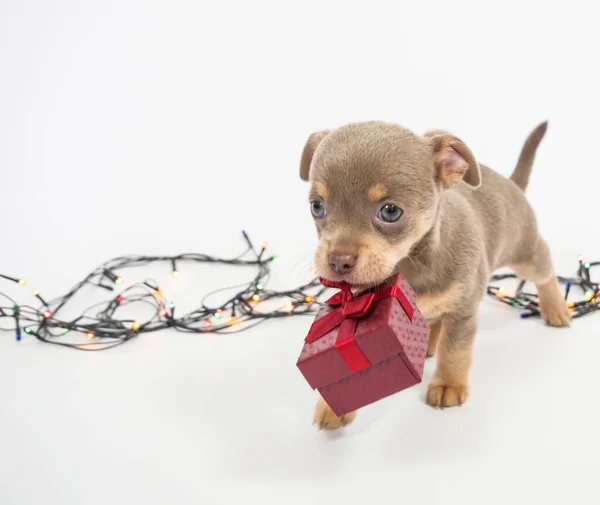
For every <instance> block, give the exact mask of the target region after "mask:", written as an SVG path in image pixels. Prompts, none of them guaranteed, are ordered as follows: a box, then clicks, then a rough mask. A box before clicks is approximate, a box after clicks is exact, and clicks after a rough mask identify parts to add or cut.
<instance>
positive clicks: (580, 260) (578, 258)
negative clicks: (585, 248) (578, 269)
mask: <svg viewBox="0 0 600 505" xmlns="http://www.w3.org/2000/svg"><path fill="white" fill-rule="evenodd" d="M577 261H579V263H581V262H582V261H583V254H580V255H579V256H577Z"/></svg>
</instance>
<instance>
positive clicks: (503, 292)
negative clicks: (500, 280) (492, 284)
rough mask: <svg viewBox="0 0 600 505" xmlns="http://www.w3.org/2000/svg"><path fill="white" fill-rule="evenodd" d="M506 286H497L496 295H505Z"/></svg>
mask: <svg viewBox="0 0 600 505" xmlns="http://www.w3.org/2000/svg"><path fill="white" fill-rule="evenodd" d="M507 294H508V293H507V291H506V288H505V287H504V286H502V287H500V288H498V291H497V295H498V296H500V297H502V298H504V297H505V296H506V295H507Z"/></svg>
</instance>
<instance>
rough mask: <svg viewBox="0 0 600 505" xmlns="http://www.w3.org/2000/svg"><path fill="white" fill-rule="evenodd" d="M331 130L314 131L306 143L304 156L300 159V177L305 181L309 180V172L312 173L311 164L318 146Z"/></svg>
mask: <svg viewBox="0 0 600 505" xmlns="http://www.w3.org/2000/svg"><path fill="white" fill-rule="evenodd" d="M328 133H329V130H323V131H320V132H315V133H313V134H312V135H311V136H310V137H308V140H307V141H306V144H305V145H304V149H303V151H302V158H301V160H300V179H302V180H303V181H308V174H309V173H310V164H311V162H312V159H313V156H314V154H315V151H316V150H317V147H318V146H319V144H320V143H321V141H322V140H323V139H324V138H325V137H326V136H327V134H328Z"/></svg>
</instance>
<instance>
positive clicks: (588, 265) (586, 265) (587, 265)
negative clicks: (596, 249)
mask: <svg viewBox="0 0 600 505" xmlns="http://www.w3.org/2000/svg"><path fill="white" fill-rule="evenodd" d="M583 266H584V267H585V268H590V267H591V266H592V265H591V264H589V263H585V264H584V265H583Z"/></svg>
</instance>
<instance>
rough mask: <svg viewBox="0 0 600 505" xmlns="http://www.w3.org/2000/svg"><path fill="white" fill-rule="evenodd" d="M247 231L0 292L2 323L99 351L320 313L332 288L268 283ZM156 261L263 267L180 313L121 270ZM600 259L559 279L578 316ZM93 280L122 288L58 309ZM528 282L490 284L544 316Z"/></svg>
mask: <svg viewBox="0 0 600 505" xmlns="http://www.w3.org/2000/svg"><path fill="white" fill-rule="evenodd" d="M242 234H243V237H244V240H245V242H246V244H247V248H246V249H245V250H244V251H243V252H242V254H240V255H239V256H236V257H235V258H231V259H225V258H217V257H213V256H208V255H205V254H196V253H194V254H180V255H178V256H122V257H119V258H114V259H112V260H110V261H107V262H105V263H103V264H102V265H100V266H99V267H98V268H96V269H95V270H93V271H92V272H91V273H90V274H89V275H87V277H85V278H84V279H83V280H82V281H80V282H79V283H78V284H76V285H75V286H74V287H73V288H72V289H71V290H70V291H69V292H68V293H66V294H65V295H63V296H60V297H58V298H56V299H52V300H48V301H47V300H46V299H45V298H43V297H42V295H41V293H40V292H39V291H38V290H37V289H33V290H32V295H33V296H34V297H35V298H36V300H37V307H33V306H31V305H20V304H18V303H17V302H16V301H15V300H14V299H12V298H11V297H9V296H8V295H6V294H4V293H0V302H1V301H2V300H8V302H9V303H8V305H6V304H0V331H8V332H12V333H13V335H15V337H16V340H21V339H22V338H23V336H24V335H30V336H32V337H35V338H37V339H38V340H39V341H41V342H45V343H49V344H55V345H61V346H65V347H70V348H73V349H80V350H87V351H99V350H105V349H110V348H112V347H115V346H117V345H121V344H123V343H125V342H128V341H129V340H131V339H133V338H135V337H137V336H139V335H141V334H142V333H149V332H153V331H158V330H161V329H164V328H173V329H175V330H177V331H180V332H187V333H237V332H240V331H243V330H246V329H248V328H250V327H253V326H255V325H256V324H260V323H261V322H264V321H266V320H268V319H274V318H281V317H289V316H292V315H310V314H314V313H315V312H316V311H317V309H318V308H319V307H321V306H322V305H323V304H324V301H322V300H321V297H322V295H323V294H324V293H325V291H326V290H327V288H325V287H324V286H322V285H321V283H320V282H319V279H318V278H315V279H313V280H312V281H310V282H308V283H306V284H304V285H302V286H299V287H297V288H295V289H292V290H287V291H274V290H269V289H267V288H266V285H267V282H268V280H269V277H270V272H271V265H272V263H273V262H274V261H275V260H276V256H269V255H267V254H266V250H267V247H268V245H267V243H264V244H262V246H261V247H260V249H257V248H255V247H254V245H253V244H252V241H251V240H250V237H249V236H248V234H247V233H246V232H245V231H244V232H242ZM153 263H167V264H168V265H169V266H170V267H171V275H172V277H173V278H178V277H180V271H179V265H181V264H183V263H204V264H206V263H209V264H222V265H231V266H245V267H254V268H256V270H257V272H256V275H255V276H254V278H253V279H252V280H251V281H250V282H248V283H244V284H240V285H236V286H229V287H226V288H220V289H217V290H215V291H212V292H210V293H208V294H207V295H206V296H205V297H204V298H203V299H202V301H201V304H200V306H199V307H197V308H195V309H194V310H192V311H190V312H187V313H184V314H179V313H178V312H177V311H176V304H175V302H174V301H172V300H168V299H167V297H166V296H165V294H164V292H163V291H162V289H161V288H160V286H159V285H158V283H156V282H155V281H154V280H151V279H146V280H144V281H143V282H138V283H134V284H132V285H131V286H129V287H124V279H123V277H121V275H120V273H122V272H123V271H124V270H125V269H127V268H131V267H136V266H145V265H149V264H153ZM597 265H600V262H594V263H590V262H584V261H583V258H582V257H580V258H579V269H578V273H577V276H576V277H573V278H566V277H559V280H560V282H562V283H564V284H566V290H565V299H566V300H567V301H568V297H569V294H570V293H571V288H572V287H573V286H576V287H577V288H579V289H581V290H582V291H583V293H584V297H585V299H583V300H579V301H570V302H568V303H569V307H570V308H571V311H572V313H573V317H580V316H583V315H585V314H589V313H591V312H593V311H596V310H598V309H600V302H599V299H600V284H597V283H594V282H592V280H591V278H590V269H591V268H592V267H594V266H597ZM117 272H118V273H117ZM313 273H314V272H313ZM0 278H1V279H5V280H7V281H10V282H14V283H17V284H19V285H20V286H26V285H27V281H25V280H24V279H20V278H15V277H10V276H7V275H2V274H0ZM509 278H514V279H516V278H517V277H516V276H515V275H514V274H503V275H494V276H493V277H492V279H491V281H492V282H496V281H499V280H503V279H509ZM89 286H94V287H95V288H100V289H104V290H106V291H109V292H111V293H114V292H115V291H117V292H118V294H113V295H111V296H110V298H109V299H108V300H105V301H103V302H101V303H99V304H95V305H93V306H92V307H89V308H88V309H86V310H85V311H84V312H83V314H81V315H79V316H78V317H76V318H75V319H66V318H60V317H59V315H60V313H61V312H63V313H64V311H65V310H64V309H65V306H67V304H69V303H70V302H72V301H73V299H74V298H75V297H76V295H78V294H80V292H81V291H82V290H83V289H84V288H86V287H89ZM524 287H525V281H521V282H520V283H519V286H518V288H517V290H516V292H515V294H514V295H510V294H509V293H508V290H507V289H506V288H505V287H503V286H500V287H498V286H494V285H493V284H490V285H489V286H488V294H489V295H491V296H492V297H494V298H495V299H497V300H499V301H500V302H502V303H506V304H509V305H511V306H513V307H517V308H520V309H522V310H523V312H522V314H521V317H523V318H525V317H535V316H539V315H540V312H539V305H538V301H537V295H536V294H534V293H528V292H525V291H523V289H524ZM234 290H235V291H234ZM225 291H234V294H233V295H231V296H230V297H228V298H226V300H225V301H224V302H223V303H221V304H219V305H218V306H209V305H207V303H206V300H207V299H208V298H209V297H210V296H212V295H214V294H216V293H220V292H225ZM268 302H271V303H268ZM133 304H142V305H146V306H149V307H150V308H151V312H152V313H153V316H152V317H150V318H148V319H147V320H145V321H142V320H141V319H131V318H119V317H118V312H119V310H120V309H121V308H123V307H124V306H132V305H133ZM259 306H260V307H259ZM268 307H273V308H270V309H269V308H268ZM3 321H9V326H8V327H6V326H5V324H4V323H3Z"/></svg>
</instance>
